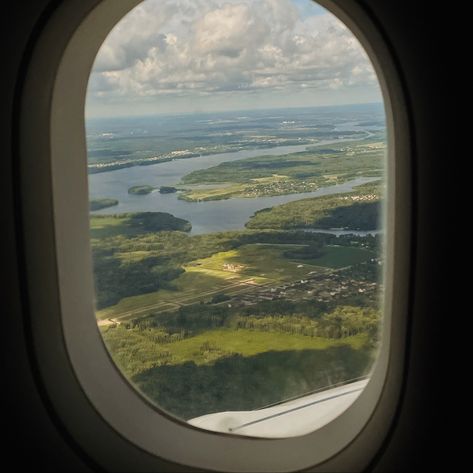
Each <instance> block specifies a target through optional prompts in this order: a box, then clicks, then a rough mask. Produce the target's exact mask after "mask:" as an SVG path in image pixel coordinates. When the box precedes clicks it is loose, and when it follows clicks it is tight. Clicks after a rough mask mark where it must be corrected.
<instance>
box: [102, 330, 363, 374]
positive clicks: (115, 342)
mask: <svg viewBox="0 0 473 473" xmlns="http://www.w3.org/2000/svg"><path fill="white" fill-rule="evenodd" d="M162 333H163V332H162V330H161V329H150V330H136V329H126V328H124V327H123V326H118V327H114V328H110V327H106V328H103V329H102V334H103V337H104V340H105V343H106V344H107V347H108V349H109V350H110V352H111V353H112V354H113V357H114V359H115V361H116V362H117V363H118V364H119V366H121V367H123V368H124V369H126V372H127V374H128V375H130V376H131V375H135V374H137V373H139V372H142V371H145V370H146V369H149V368H151V367H153V366H155V365H156V364H159V362H160V361H165V363H166V364H167V365H178V364H182V363H186V362H189V361H192V362H194V363H195V364H196V365H203V364H208V363H212V362H214V361H216V360H217V359H219V358H222V357H225V356H231V355H235V354H238V355H241V356H244V357H251V356H255V355H258V354H261V353H266V352H271V351H272V352H278V351H279V352H281V351H297V350H326V349H328V348H331V347H339V346H342V345H345V346H350V347H351V348H353V349H360V348H362V347H363V346H365V344H366V342H367V335H366V334H358V335H354V336H351V337H345V338H340V339H329V338H322V337H308V336H304V335H297V334H286V333H278V332H263V331H256V330H247V329H239V330H234V329H230V328H228V329H227V328H223V329H214V330H208V331H205V332H203V333H200V334H198V335H196V336H194V337H190V338H186V339H183V340H179V341H174V342H168V343H160V342H157V341H156V340H157V339H158V338H159V336H160V335H161V334H162ZM131 352H133V360H131V359H130V358H129V354H130V353H131Z"/></svg>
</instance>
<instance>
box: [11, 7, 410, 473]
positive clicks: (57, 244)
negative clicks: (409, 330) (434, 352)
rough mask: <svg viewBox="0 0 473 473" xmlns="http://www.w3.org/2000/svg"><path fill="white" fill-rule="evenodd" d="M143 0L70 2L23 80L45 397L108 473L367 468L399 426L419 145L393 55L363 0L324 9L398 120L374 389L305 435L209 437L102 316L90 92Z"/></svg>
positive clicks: (41, 40) (30, 250)
mask: <svg viewBox="0 0 473 473" xmlns="http://www.w3.org/2000/svg"><path fill="white" fill-rule="evenodd" d="M140 2H141V0H121V1H120V2H116V1H114V0H101V1H99V0H85V1H84V0H83V1H69V2H63V3H62V4H61V5H60V6H59V7H58V8H57V9H56V10H55V11H54V13H53V14H52V16H51V18H50V19H49V21H48V22H47V23H46V25H45V27H44V29H43V30H42V32H41V34H40V36H39V37H38V40H37V41H36V44H35V48H34V50H33V53H32V56H31V60H30V62H29V64H28V67H27V71H26V75H25V79H24V84H23V90H22V95H21V104H20V107H21V108H20V123H19V132H20V142H19V146H20V150H19V151H20V153H19V156H20V163H19V166H20V185H21V188H20V195H21V207H22V222H23V240H24V250H25V257H26V261H27V267H26V276H27V286H28V287H27V289H28V299H29V322H30V328H31V335H32V342H33V351H34V353H35V358H36V361H37V368H38V371H39V374H40V377H41V380H42V383H43V386H44V388H45V391H46V393H47V396H48V398H49V400H50V402H51V404H52V406H53V408H54V410H55V412H56V413H57V415H58V417H59V419H61V422H62V423H63V425H64V426H65V428H66V429H67V430H68V431H69V432H70V433H71V434H72V435H73V437H74V438H75V439H76V441H77V442H78V443H79V444H80V445H81V447H82V448H83V449H84V450H85V451H86V452H87V453H88V454H89V455H91V456H92V457H93V458H95V459H96V460H97V461H98V462H99V463H100V464H102V465H106V466H107V468H110V469H123V467H124V465H126V462H127V461H128V462H131V458H133V463H130V466H131V468H130V469H132V470H135V471H142V470H143V469H146V470H147V469H148V468H151V469H155V468H159V467H158V464H159V459H165V460H166V461H169V462H174V463H178V464H182V465H186V466H191V467H194V468H201V469H210V470H217V471H251V472H256V471H280V472H285V471H294V470H300V469H306V468H314V471H324V470H327V469H328V470H340V469H350V470H353V469H354V470H356V469H361V468H363V467H364V466H365V465H366V464H367V463H368V462H369V461H370V460H371V458H372V457H373V456H374V455H375V453H376V452H377V451H378V449H379V447H380V445H381V444H382V441H383V438H384V437H385V435H386V434H387V432H388V429H389V426H390V423H391V421H392V419H393V417H394V413H395V410H396V406H397V403H398V400H399V396H400V391H401V385H402V377H403V362H404V350H405V346H406V343H405V340H406V321H407V313H408V293H409V280H410V278H409V276H410V253H411V252H410V240H411V227H410V202H411V195H412V192H411V187H412V185H411V173H410V162H411V149H410V143H411V140H410V129H409V119H408V117H409V115H408V112H407V106H406V103H407V101H406V98H405V95H404V93H403V88H402V85H401V84H402V82H401V80H400V76H399V73H398V71H397V68H396V66H395V61H394V58H393V57H392V55H391V53H390V50H389V48H388V46H387V44H386V42H385V41H384V38H383V36H382V34H381V32H380V31H379V30H378V28H377V27H376V26H375V24H374V23H373V22H372V21H371V19H370V17H369V15H368V14H367V13H366V12H365V11H364V10H363V9H362V8H361V7H360V6H359V5H358V4H357V3H356V2H355V1H352V0H350V1H343V2H342V1H341V0H320V1H318V2H317V3H319V4H320V5H321V6H323V7H325V8H327V9H328V10H329V11H331V12H332V13H333V14H335V15H336V16H337V17H338V18H339V19H340V20H341V21H343V22H344V23H345V24H346V25H347V26H348V27H349V28H350V30H351V31H352V33H353V34H354V35H355V36H356V37H357V38H358V40H359V41H360V43H361V44H362V46H363V47H364V48H365V50H366V52H367V53H368V55H369V57H370V59H371V61H372V63H373V65H374V67H375V69H376V72H377V74H378V79H379V81H380V84H381V88H382V92H383V98H384V105H385V110H386V117H387V128H388V137H389V140H388V166H387V188H388V190H387V205H386V212H385V213H386V217H385V228H386V239H385V241H386V245H385V255H386V264H385V266H386V268H385V277H384V281H385V287H386V289H385V314H384V324H383V325H384V328H383V332H382V342H381V349H380V352H379V355H378V360H377V363H376V366H375V368H374V371H373V373H372V375H371V379H370V382H369V383H368V385H367V387H366V388H365V390H364V391H363V392H362V393H361V395H360V396H359V397H358V398H357V400H356V401H355V402H354V404H352V405H351V406H350V407H349V408H348V409H347V410H346V411H345V412H344V413H342V414H341V415H340V416H339V417H337V418H336V419H335V420H333V421H332V422H330V423H329V424H327V425H326V426H324V427H322V428H321V429H319V430H316V431H315V432H312V433H310V434H307V435H304V436H299V437H291V438H287V439H255V438H247V437H239V436H232V435H228V434H221V433H216V432H210V431H204V430H201V429H198V428H195V427H192V426H190V425H189V424H187V423H185V422H182V421H179V420H177V419H175V418H171V417H170V416H168V415H166V414H165V413H163V412H160V411H159V410H158V409H156V407H155V406H153V405H151V404H150V403H148V402H146V401H145V400H144V399H143V397H142V396H140V395H139V394H138V393H137V392H136V391H135V390H134V389H133V388H132V387H131V386H130V385H129V384H128V383H127V382H126V380H125V379H124V378H123V376H122V375H121V373H119V371H118V369H117V368H116V366H115V364H114V363H113V361H112V360H111V358H110V356H109V354H108V352H107V350H106V348H105V346H104V344H103V342H102V338H101V336H100V333H99V331H98V329H97V325H96V323H95V317H93V315H94V307H93V293H94V292H93V291H94V288H93V275H92V260H91V251H90V239H89V220H88V215H89V206H88V190H87V189H88V187H87V166H86V162H87V151H86V141H85V126H84V113H83V112H84V107H85V92H86V88H87V83H88V80H89V75H90V71H91V69H92V65H93V61H94V59H95V56H96V53H97V51H98V49H99V47H100V46H101V44H102V43H103V41H104V40H105V38H106V36H107V35H108V33H109V32H110V30H111V29H112V28H113V27H114V26H115V24H116V23H117V22H118V21H119V20H120V19H121V18H122V17H123V16H124V15H126V14H127V13H128V12H129V11H130V10H131V9H132V8H134V7H135V6H136V5H138V4H139V3H140ZM71 91H74V93H71ZM394 123H395V124H396V126H394ZM64 156H67V159H64ZM84 314H90V316H84ZM123 406H127V409H126V410H124V409H123ZM77 412H80V413H81V415H79V416H78V415H77ZM92 426H96V428H97V429H99V430H98V431H102V430H103V432H104V438H103V441H102V442H94V441H93V440H92V439H91V438H90V436H89V431H90V430H91V429H92V428H93V427H92ZM100 429H102V430H100ZM94 431H95V430H94ZM176 439H177V440H178V441H176ZM91 440H92V441H91ZM128 442H129V443H131V445H133V446H134V448H133V454H131V453H129V455H130V456H129V457H128V460H127V459H125V458H124V452H125V450H126V449H124V450H123V451H121V452H120V453H116V452H117V448H118V446H119V445H124V444H126V443H128ZM112 445H113V447H112ZM183 445H192V446H193V448H185V447H183ZM112 452H114V453H112ZM120 459H121V461H120ZM157 462H158V463H157ZM114 465H115V466H114ZM143 465H146V466H147V467H146V468H144V466H143ZM161 467H162V466H161ZM125 468H126V467H125ZM127 469H128V468H127Z"/></svg>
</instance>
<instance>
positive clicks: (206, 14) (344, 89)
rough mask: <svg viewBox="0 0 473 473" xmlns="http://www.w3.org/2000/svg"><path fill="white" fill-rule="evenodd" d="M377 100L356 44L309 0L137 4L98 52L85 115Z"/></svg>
mask: <svg viewBox="0 0 473 473" xmlns="http://www.w3.org/2000/svg"><path fill="white" fill-rule="evenodd" d="M379 101H381V95H380V91H379V85H378V81H377V79H376V74H375V72H374V70H373V67H372V66H371V63H370V61H369V60H368V58H367V56H366V53H365V52H364V50H363V48H362V47H361V45H360V44H359V42H358V40H357V39H356V38H355V37H354V36H353V34H352V33H351V32H350V31H349V30H348V29H347V28H346V27H345V26H344V25H343V24H342V23H341V22H340V21H339V20H338V19H337V18H335V17H334V16H333V15H332V14H331V13H329V12H327V11H326V10H324V9H323V8H322V7H320V6H318V5H316V4H314V3H313V2H312V1H311V0H145V1H144V2H143V3H141V4H140V5H139V6H138V7H136V8H135V9H134V10H132V11H131V12H130V13H129V14H128V15H126V16H125V17H124V18H123V19H122V20H121V22H120V23H118V24H117V26H116V27H115V28H114V29H113V30H112V32H111V33H110V35H109V36H108V38H107V39H106V41H105V42H104V44H103V45H102V47H101V49H100V51H99V53H98V55H97V58H96V60H95V64H94V67H93V71H92V74H91V76H90V81H89V88H88V94H87V106H86V115H87V116H90V117H93V116H96V117H97V116H120V115H123V116H125V115H147V114H156V113H187V112H202V111H215V110H218V111H221V110H243V109H254V108H275V107H299V106H319V105H341V104H350V103H369V102H379Z"/></svg>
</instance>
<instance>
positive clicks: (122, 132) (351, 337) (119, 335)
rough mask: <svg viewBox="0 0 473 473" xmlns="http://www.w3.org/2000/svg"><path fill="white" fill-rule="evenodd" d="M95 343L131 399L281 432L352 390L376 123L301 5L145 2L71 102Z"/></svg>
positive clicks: (378, 320)
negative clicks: (79, 147) (79, 135)
mask: <svg viewBox="0 0 473 473" xmlns="http://www.w3.org/2000/svg"><path fill="white" fill-rule="evenodd" d="M85 114H86V128H87V147H88V173H89V198H90V238H91V245H92V254H93V264H94V278H95V306H96V318H97V324H98V328H99V330H100V332H101V334H102V337H103V340H104V343H105V345H106V347H107V349H108V351H109V352H110V355H111V357H112V358H113V360H114V362H115V363H116V365H117V367H118V368H119V369H120V371H121V372H122V373H123V375H124V376H125V377H126V379H127V380H129V382H130V383H131V384H132V385H133V386H134V387H135V388H136V390H137V391H139V392H140V393H141V394H142V395H143V396H145V397H146V398H147V399H148V400H149V401H151V402H152V403H153V404H155V405H156V406H157V407H159V408H160V409H162V410H164V411H166V412H167V413H169V414H171V415H173V416H176V417H177V418H180V419H182V420H186V421H189V422H190V423H191V424H193V425H195V426H199V427H201V428H205V429H210V430H217V431H221V432H227V433H232V434H244V435H254V436H263V437H271V436H276V437H278V436H279V437H284V436H291V435H300V434H303V433H306V432H309V431H311V430H314V429H315V428H317V427H320V426H321V425H324V424H325V423H327V422H329V421H330V420H331V419H333V418H334V417H336V416H337V415H339V414H340V413H341V412H342V411H343V410H344V409H346V408H347V407H348V406H349V405H350V404H351V403H352V402H353V401H354V400H355V399H356V397H357V396H358V395H359V393H360V392H361V391H362V389H363V387H364V386H365V385H366V383H367V382H368V380H369V375H370V371H371V370H372V368H373V364H374V362H375V360H376V354H377V350H378V340H379V335H380V330H381V326H382V318H383V307H382V300H383V284H382V272H383V271H382V268H383V225H382V224H383V216H382V209H383V201H384V188H385V161H386V142H387V137H386V123H385V112H384V105H383V100H382V96H381V92H380V86H379V83H378V80H377V77H376V73H375V71H374V69H373V66H372V64H371V62H370V61H369V59H368V56H367V54H366V52H365V51H364V49H363V48H362V46H361V45H360V43H359V42H358V40H357V39H356V38H355V36H354V35H353V33H351V31H350V30H348V29H347V27H346V26H345V25H344V24H343V23H342V22H341V21H340V20H338V19H337V18H336V17H335V16H334V15H332V14H331V13H329V12H328V11H327V10H325V9H323V8H322V7H320V6H319V5H317V4H316V3H314V2H312V1H310V0H205V1H203V0H202V1H201V0H192V1H191V0H146V1H144V2H143V3H142V4H140V5H139V6H138V7H136V8H135V9H134V10H132V11H131V12H130V13H129V14H128V15H126V16H125V17H124V18H123V19H122V20H121V21H120V22H119V23H118V24H117V25H116V27H115V28H114V29H113V30H112V32H111V33H110V34H109V36H108V37H107V39H106V41H105V42H104V43H103V45H102V47H101V49H100V51H99V53H98V55H97V58H96V60H95V63H94V67H93V70H92V72H91V75H90V79H89V87H88V93H87V104H86V111H85Z"/></svg>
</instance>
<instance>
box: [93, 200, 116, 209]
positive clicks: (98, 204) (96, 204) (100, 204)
mask: <svg viewBox="0 0 473 473" xmlns="http://www.w3.org/2000/svg"><path fill="white" fill-rule="evenodd" d="M114 205H118V200H117V199H92V200H90V201H89V209H90V211H91V212H94V211H95V210H100V209H106V208H107V207H113V206H114Z"/></svg>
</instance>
